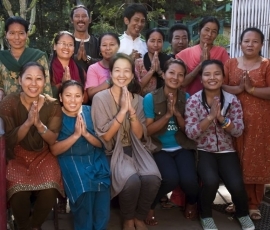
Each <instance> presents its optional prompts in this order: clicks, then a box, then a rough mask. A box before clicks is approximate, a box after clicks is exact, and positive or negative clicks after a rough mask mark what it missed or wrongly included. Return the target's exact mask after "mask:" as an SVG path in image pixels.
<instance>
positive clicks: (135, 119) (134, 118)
mask: <svg viewBox="0 0 270 230" xmlns="http://www.w3.org/2000/svg"><path fill="white" fill-rule="evenodd" d="M128 119H129V120H130V121H131V122H133V121H137V120H138V118H137V117H129V118H128Z"/></svg>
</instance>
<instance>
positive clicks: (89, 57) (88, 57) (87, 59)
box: [86, 55, 92, 64]
mask: <svg viewBox="0 0 270 230" xmlns="http://www.w3.org/2000/svg"><path fill="white" fill-rule="evenodd" d="M91 59H92V58H91V56H89V55H87V56H86V63H87V64H89V63H90V61H91Z"/></svg>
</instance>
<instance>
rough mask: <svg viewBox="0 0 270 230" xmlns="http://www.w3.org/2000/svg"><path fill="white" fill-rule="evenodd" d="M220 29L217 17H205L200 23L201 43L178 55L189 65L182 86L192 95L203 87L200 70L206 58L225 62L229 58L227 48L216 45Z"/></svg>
mask: <svg viewBox="0 0 270 230" xmlns="http://www.w3.org/2000/svg"><path fill="white" fill-rule="evenodd" d="M219 29H220V25H219V21H218V20H217V19H216V18H215V17H212V16H207V17H205V18H203V20H202V21H201V22H200V25H199V36H200V41H199V44H198V45H195V46H193V47H189V48H187V49H184V50H182V51H181V52H179V53H178V54H177V55H176V58H177V59H181V60H183V61H184V62H185V63H186V65H187V69H188V74H187V76H186V77H185V80H184V82H183V84H182V86H183V87H185V90H186V92H188V93H189V94H190V95H193V94H194V93H197V92H198V91H199V90H201V89H202V83H201V77H200V71H201V66H202V62H203V61H204V60H209V59H217V60H220V61H221V62H222V63H223V64H224V63H225V61H227V60H228V59H229V55H228V53H227V51H226V49H224V48H223V47H220V46H215V45H214V41H215V39H216V37H217V36H218V32H219Z"/></svg>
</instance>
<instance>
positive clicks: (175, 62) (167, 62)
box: [163, 58, 187, 76]
mask: <svg viewBox="0 0 270 230" xmlns="http://www.w3.org/2000/svg"><path fill="white" fill-rule="evenodd" d="M172 64H178V65H181V66H182V67H183V68H184V70H185V73H184V75H185V76H186V73H187V67H186V64H185V62H183V61H182V60H181V59H173V58H171V59H169V60H168V61H166V62H165V64H164V69H163V72H164V73H166V71H167V70H168V69H169V67H170V65H172Z"/></svg>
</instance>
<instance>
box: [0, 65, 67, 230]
mask: <svg viewBox="0 0 270 230" xmlns="http://www.w3.org/2000/svg"><path fill="white" fill-rule="evenodd" d="M18 81H19V84H20V86H21V89H22V92H21V93H12V94H10V95H8V96H6V97H5V98H4V99H3V100H2V101H1V103H0V117H1V118H2V119H3V121H4V124H5V138H6V154H7V159H8V164H7V174H6V178H7V199H8V201H9V204H10V206H11V209H12V213H13V215H14V218H15V221H16V223H17V225H18V229H33V230H34V229H35V230H37V229H40V227H41V225H42V223H43V222H44V221H45V220H46V218H47V216H48V214H49V213H50V211H51V210H52V207H53V205H54V204H55V202H56V197H57V196H58V192H60V193H61V194H62V195H63V185H62V180H61V172H60V168H59V165H58V163H57V159H56V158H55V157H54V156H53V155H52V154H51V152H50V151H49V147H48V146H49V145H51V144H53V143H54V142H55V141H56V139H57V136H58V132H59V130H60V128H61V107H60V105H59V102H58V101H56V100H55V99H53V98H51V97H49V96H48V95H42V94H41V93H42V92H43V89H44V86H45V70H44V68H43V67H42V66H41V65H40V64H38V63H36V62H29V63H27V64H25V65H24V66H23V68H22V71H21V73H20V75H19V79H18ZM32 197H35V202H34V206H33V207H32V205H31V203H32V202H31V200H32ZM30 198H31V199H30ZM32 208H33V209H32Z"/></svg>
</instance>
